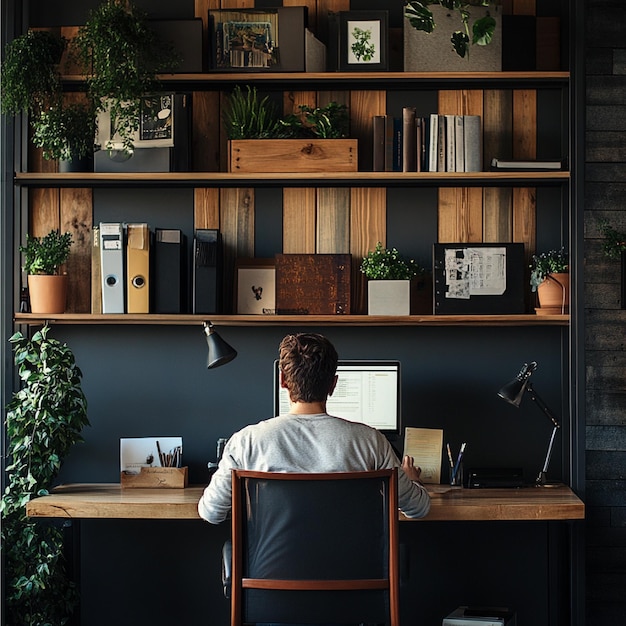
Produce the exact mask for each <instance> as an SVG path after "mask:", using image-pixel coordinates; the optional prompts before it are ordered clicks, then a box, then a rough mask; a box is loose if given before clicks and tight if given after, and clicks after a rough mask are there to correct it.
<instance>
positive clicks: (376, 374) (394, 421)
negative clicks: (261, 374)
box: [274, 360, 400, 434]
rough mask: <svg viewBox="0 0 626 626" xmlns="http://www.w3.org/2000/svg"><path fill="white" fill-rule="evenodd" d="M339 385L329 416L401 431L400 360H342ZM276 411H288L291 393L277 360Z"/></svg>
mask: <svg viewBox="0 0 626 626" xmlns="http://www.w3.org/2000/svg"><path fill="white" fill-rule="evenodd" d="M337 377H338V379H337V386H336V387H335V391H334V392H333V394H332V396H330V397H329V398H328V403H327V406H326V410H327V411H328V413H329V414H330V415H334V416H336V417H343V418H344V419H347V420H350V421H352V422H362V423H364V424H367V425H368V426H372V427H373V428H377V429H378V430H381V431H384V432H386V433H389V434H391V433H398V432H399V430H400V362H399V361H381V360H374V361H339V364H338V366H337ZM274 387H275V390H274V413H275V415H279V414H283V413H288V412H289V394H288V392H287V390H286V389H283V388H282V387H281V386H280V379H279V375H278V361H276V362H275V363H274Z"/></svg>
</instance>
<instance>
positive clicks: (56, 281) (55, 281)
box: [20, 230, 72, 313]
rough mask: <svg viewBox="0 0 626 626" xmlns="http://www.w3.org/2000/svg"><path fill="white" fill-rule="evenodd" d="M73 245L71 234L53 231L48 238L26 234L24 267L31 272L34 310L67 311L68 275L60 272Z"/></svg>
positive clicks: (30, 288)
mask: <svg viewBox="0 0 626 626" xmlns="http://www.w3.org/2000/svg"><path fill="white" fill-rule="evenodd" d="M71 245H72V235H71V233H69V232H68V233H64V234H61V233H59V231H58V230H52V231H50V232H49V233H48V234H47V235H45V236H44V237H31V236H30V235H26V245H24V246H20V252H22V253H23V254H24V264H23V266H22V269H23V270H24V271H25V272H26V274H27V275H28V293H29V296H30V308H31V312H32V313H64V312H65V303H66V298H67V282H68V277H67V274H60V268H61V266H62V265H63V264H64V263H65V262H67V259H68V257H69V254H70V247H71Z"/></svg>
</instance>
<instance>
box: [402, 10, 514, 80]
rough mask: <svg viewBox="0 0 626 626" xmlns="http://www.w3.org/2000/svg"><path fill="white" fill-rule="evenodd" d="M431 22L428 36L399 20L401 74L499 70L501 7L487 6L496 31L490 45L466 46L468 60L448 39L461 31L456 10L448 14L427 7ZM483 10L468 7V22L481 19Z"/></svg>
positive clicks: (462, 28)
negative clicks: (402, 46) (469, 14)
mask: <svg viewBox="0 0 626 626" xmlns="http://www.w3.org/2000/svg"><path fill="white" fill-rule="evenodd" d="M428 8H429V9H430V10H431V11H432V14H433V17H434V19H435V24H436V26H435V28H434V30H433V32H432V33H425V32H424V31H421V30H417V29H415V28H413V27H412V26H411V24H410V23H409V20H407V19H406V18H403V29H404V71H405V72H499V71H500V70H501V69H502V7H495V6H494V7H490V8H489V13H490V15H491V16H492V17H493V18H494V19H495V20H496V30H495V32H494V35H493V39H492V41H491V43H490V44H488V45H486V46H479V45H473V44H470V51H469V58H468V57H467V56H466V57H465V58H462V57H460V56H459V55H458V54H457V53H456V52H455V51H454V49H453V48H452V43H450V37H451V36H452V33H453V32H454V31H457V30H461V31H463V30H464V27H463V24H462V22H461V18H460V16H459V12H458V11H448V10H447V9H445V8H444V7H442V6H436V5H430V6H429V7H428ZM481 11H482V12H484V13H486V11H487V8H486V7H478V6H475V7H472V11H471V13H472V20H471V21H472V22H473V21H474V19H475V18H476V17H482V13H481Z"/></svg>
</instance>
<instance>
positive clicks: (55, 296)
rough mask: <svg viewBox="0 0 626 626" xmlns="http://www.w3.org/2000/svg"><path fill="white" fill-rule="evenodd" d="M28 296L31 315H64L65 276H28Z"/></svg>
mask: <svg viewBox="0 0 626 626" xmlns="http://www.w3.org/2000/svg"><path fill="white" fill-rule="evenodd" d="M28 294H29V296H30V311H31V313H65V302H66V299H67V274H64V275H62V276H45V275H39V274H32V275H31V274H29V276H28Z"/></svg>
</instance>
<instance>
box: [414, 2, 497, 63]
mask: <svg viewBox="0 0 626 626" xmlns="http://www.w3.org/2000/svg"><path fill="white" fill-rule="evenodd" d="M435 4H439V5H441V6H442V7H444V8H445V9H447V10H448V11H458V12H459V15H460V17H461V22H462V23H463V31H460V30H457V31H455V32H453V33H452V35H451V37H450V42H451V43H452V47H453V49H454V51H455V52H456V53H457V54H458V55H459V56H460V57H463V58H464V57H465V56H469V51H470V45H472V44H475V45H479V46H485V45H487V44H489V43H491V40H492V39H493V34H494V32H495V29H496V21H495V20H494V19H493V17H492V16H491V15H490V14H489V13H488V12H487V14H486V15H484V16H482V17H479V18H478V19H475V20H474V21H473V22H472V21H471V18H472V15H471V10H472V7H489V6H494V5H496V4H499V2H498V0H416V1H413V2H405V3H404V17H405V18H406V19H407V20H408V21H409V24H410V25H411V26H412V27H413V28H415V29H417V30H422V31H424V32H426V33H432V32H433V30H434V29H435V26H436V24H435V19H434V17H433V13H432V11H431V10H430V9H429V8H428V7H429V6H431V5H435ZM470 31H471V32H470Z"/></svg>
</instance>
